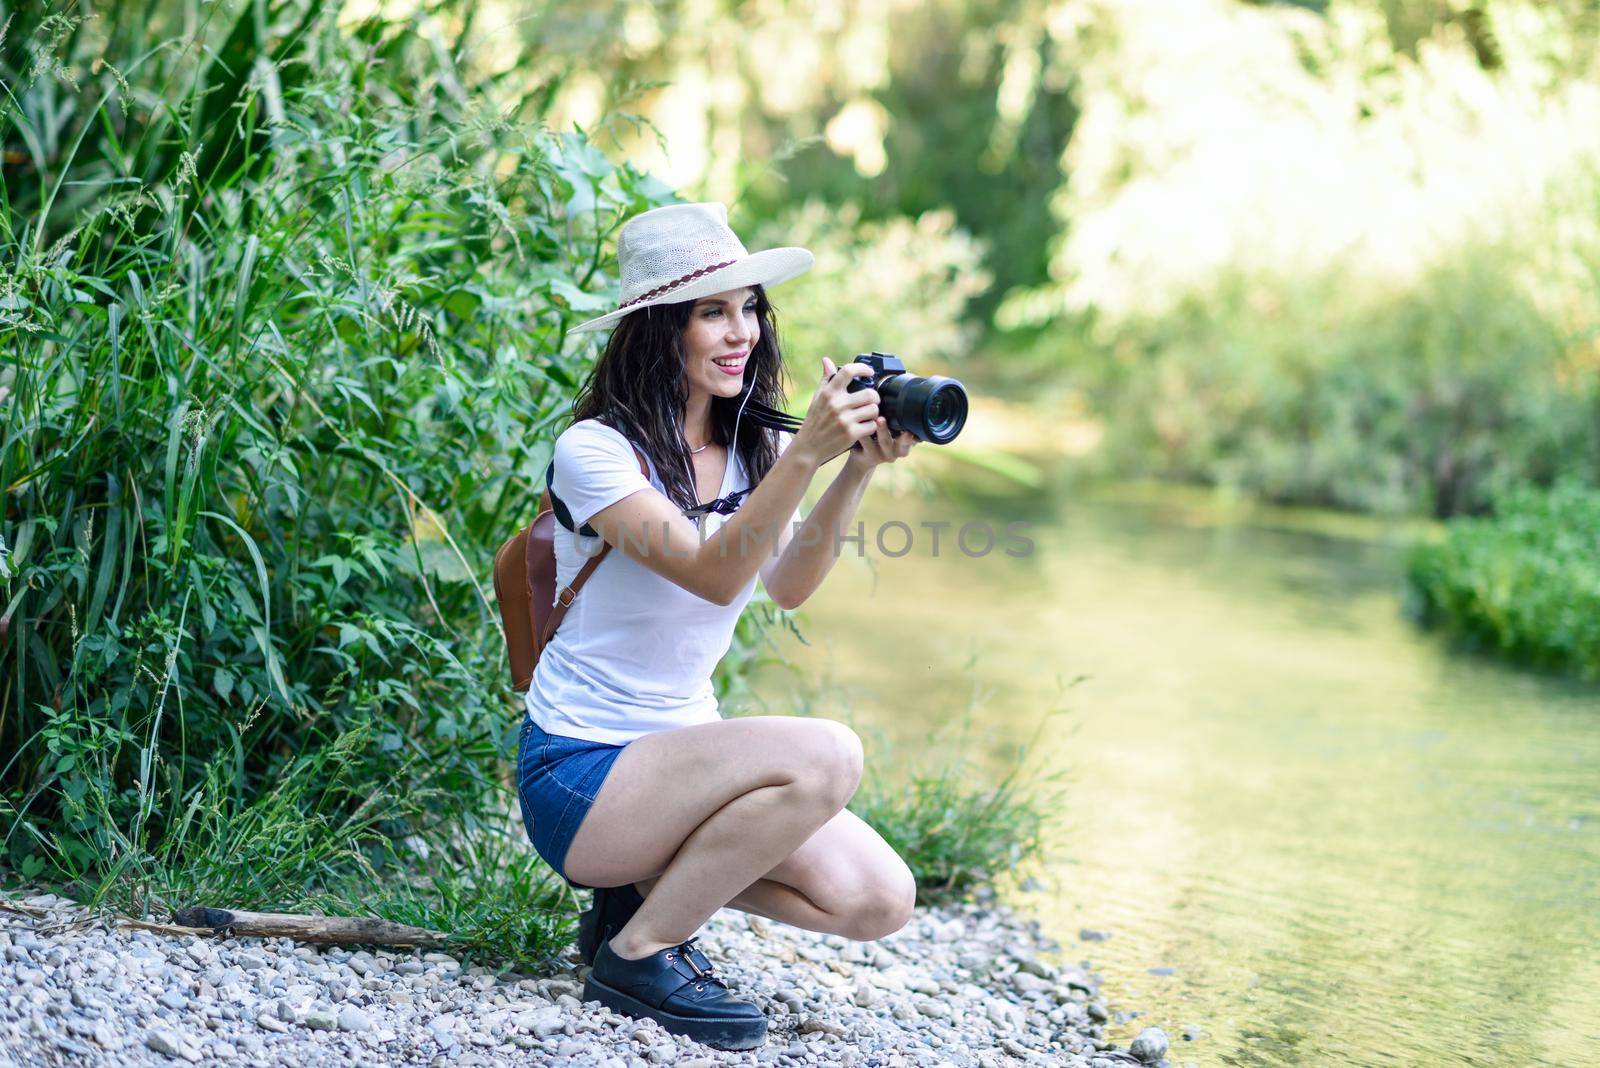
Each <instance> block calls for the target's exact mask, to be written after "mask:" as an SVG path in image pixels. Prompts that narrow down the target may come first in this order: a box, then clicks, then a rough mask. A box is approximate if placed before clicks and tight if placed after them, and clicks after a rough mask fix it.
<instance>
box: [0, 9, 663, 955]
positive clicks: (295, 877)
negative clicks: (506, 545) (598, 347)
mask: <svg viewBox="0 0 1600 1068" xmlns="http://www.w3.org/2000/svg"><path fill="white" fill-rule="evenodd" d="M436 6H437V5H436ZM194 10H195V9H193V8H192V6H191V5H187V4H177V3H160V2H155V3H149V4H145V5H142V6H141V5H131V4H123V5H114V6H113V5H108V6H106V7H105V8H104V9H101V10H96V9H95V8H94V7H93V6H92V5H84V4H79V5H70V6H63V7H61V8H60V11H59V13H58V14H54V15H51V16H50V17H48V18H43V19H41V18H40V17H39V12H38V11H37V10H35V9H34V8H31V7H30V8H27V9H25V10H24V11H21V12H19V13H17V14H16V15H14V16H13V17H12V18H11V21H10V23H9V26H8V28H7V30H6V34H5V40H4V43H3V51H0V82H3V90H4V92H3V99H0V145H3V149H4V168H5V179H6V180H5V187H4V188H5V194H4V195H5V200H4V203H3V205H0V260H3V261H4V264H5V266H4V268H0V272H3V273H0V344H3V346H4V356H3V357H0V359H3V362H0V395H3V396H4V397H5V402H4V405H3V407H0V487H3V488H4V504H3V508H4V511H3V515H0V542H3V544H4V546H5V549H4V553H3V556H0V617H3V621H0V753H4V754H5V763H4V765H3V776H0V797H3V800H4V804H5V806H6V816H7V818H6V819H5V821H4V824H3V827H4V831H5V838H4V843H3V846H4V852H3V854H0V859H3V860H5V861H8V862H9V863H10V864H11V865H12V866H13V867H15V868H16V869H17V870H19V871H21V872H23V873H24V874H26V875H29V876H35V875H37V876H39V877H41V878H48V879H52V880H58V881H62V882H65V883H68V884H71V885H72V886H73V887H74V888H75V889H77V890H79V891H80V892H84V893H91V894H99V895H107V894H109V895H113V896H114V897H116V898H117V899H118V900H121V901H123V902H124V903H132V904H133V905H134V906H136V907H153V904H154V903H157V902H159V903H161V904H164V905H169V906H170V905H172V904H180V903H184V901H183V900H180V899H188V898H190V897H192V896H193V895H196V894H202V893H203V894H207V895H217V896H218V897H220V898H224V899H226V901H227V902H228V903H229V904H232V905H236V906H240V907H250V906H257V907H260V906H267V905H288V904H293V903H294V902H295V901H296V900H304V899H305V897H306V895H314V894H316V893H318V892H323V891H326V892H329V893H335V892H339V891H341V890H342V889H344V888H347V887H348V886H349V885H350V884H349V882H348V880H349V879H351V878H354V877H356V876H358V875H360V876H362V877H366V875H368V874H370V873H371V872H372V871H376V870H379V869H383V870H386V871H392V870H395V869H404V868H405V867H406V866H407V865H408V864H412V863H414V862H415V861H416V852H417V850H419V849H425V848H428V847H429V845H430V844H431V848H432V852H433V855H435V856H438V855H444V854H447V853H448V850H449V849H451V848H456V846H455V845H454V844H453V842H454V839H455V837H456V836H457V835H458V834H460V835H463V836H465V838H466V839H467V840H470V841H479V840H481V839H482V836H483V834H484V833H486V831H485V829H486V828H491V827H498V826H500V825H501V824H502V823H503V822H504V821H503V809H504V805H505V800H506V796H507V795H506V790H505V787H504V784H503V783H502V781H501V779H502V776H503V774H504V768H505V767H506V766H507V765H508V763H509V761H510V759H511V753H510V748H511V746H512V744H513V741H514V737H515V724H516V713H515V711H514V710H513V709H512V707H510V704H509V703H508V697H509V694H508V689H507V687H506V686H505V682H506V677H505V670H504V666H503V661H504V653H503V648H502V645H501V640H500V637H499V633H498V629H497V625H496V624H497V620H496V616H495V610H494V607H493V605H492V603H491V601H490V599H489V596H488V594H487V591H486V589H485V586H484V579H485V577H486V576H487V573H488V570H489V564H490V555H491V553H492V550H493V548H494V546H495V545H496V544H497V543H498V541H499V540H500V539H501V538H503V537H504V536H505V535H506V534H507V533H508V532H509V531H511V530H513V529H515V527H516V526H517V525H518V524H519V523H521V522H525V521H526V520H527V519H528V518H531V512H532V509H533V507H534V505H535V503H536V501H537V497H538V494H537V486H538V483H539V481H540V475H541V473H542V470H543V464H544V462H545V460H546V459H547V458H548V456H549V451H550V447H551V442H552V440H553V436H554V433H553V432H554V429H555V424H556V423H557V421H558V420H559V419H560V418H561V417H562V416H563V415H564V414H565V412H564V409H565V407H566V401H567V397H568V396H569V390H570V387H571V386H572V385H573V384H574V383H575V381H576V380H577V379H578V378H579V376H580V375H581V374H582V371H583V367H584V363H585V360H586V359H588V358H590V357H592V351H590V350H588V349H577V350H574V349H570V348H568V347H566V343H565V340H564V337H565V327H566V325H567V324H568V323H569V322H570V321H572V320H573V317H574V316H576V317H579V318H582V317H586V315H587V314H590V313H592V310H593V308H594V306H595V298H593V297H591V296H586V295H585V294H588V293H592V292H594V291H596V290H599V289H601V288H603V286H604V284H605V283H606V281H607V277H606V275H605V274H604V271H605V270H607V269H608V267H609V264H608V261H607V258H606V252H605V249H606V242H605V238H606V237H607V235H608V234H609V233H610V231H611V230H612V229H613V228H614V227H615V225H616V224H617V223H618V221H619V220H620V219H621V218H623V217H626V216H627V215H631V214H633V213H634V212H637V211H640V210H644V209H646V208H649V207H653V206H655V205H657V204H659V203H662V202H665V200H666V199H667V198H668V195H669V194H668V191H667V190H666V189H665V188H664V187H662V186H661V185H660V184H659V183H658V182H655V181H654V180H652V179H650V178H648V177H647V176H645V175H642V174H640V173H638V172H637V171H635V170H633V169H631V168H629V167H626V166H623V167H614V166H612V165H611V164H610V163H608V162H607V161H606V159H605V158H604V156H602V155H601V153H600V152H599V151H597V150H596V149H595V148H594V147H593V146H592V145H591V144H590V143H589V142H588V141H587V140H586V139H585V138H584V137H583V136H580V135H571V134H568V135H562V136H555V135H553V134H552V133H550V132H549V131H548V130H547V129H546V128H544V127H543V126H542V125H541V124H540V123H539V121H538V118H539V114H540V109H541V107H542V106H543V101H544V98H545V95H546V89H547V88H548V87H543V86H534V87H532V88H530V89H528V90H527V92H526V95H524V96H520V97H506V96H505V95H504V94H503V93H501V92H500V91H499V87H498V86H497V85H496V84H494V83H492V82H486V81H483V80H482V79H480V78H477V77H475V76H474V75H473V74H472V72H471V71H470V70H467V69H465V68H461V67H457V66H456V65H455V61H454V60H453V59H452V56H453V55H455V54H456V53H455V52H453V50H452V49H451V48H450V47H448V46H447V42H438V41H434V40H432V39H431V35H432V34H434V33H435V32H436V31H435V30H434V29H432V26H433V25H434V23H432V22H429V23H427V24H423V23H418V22H414V21H411V20H407V19H400V20H386V19H383V18H377V17H374V18H370V19H368V20H366V21H363V22H360V23H356V24H351V25H345V26H340V25H339V24H338V23H337V22H336V19H335V13H334V12H333V10H331V8H330V6H329V5H324V4H322V3H320V2H318V0H278V2H273V3H265V2H219V3H215V4H207V5H202V6H201V7H200V8H199V9H198V11H199V22H198V24H195V25H190V24H189V23H188V22H187V21H186V20H187V19H189V18H190V17H191V16H192V15H193V14H194ZM434 14H435V15H439V14H443V15H447V16H448V15H449V14H450V12H449V11H448V5H446V10H442V11H436V12H434ZM467 21H470V16H468V18H467ZM530 852H531V851H530ZM385 865H387V868H385V867H384V866H385ZM521 870H522V871H523V875H524V876H526V875H527V870H526V869H521ZM526 882H527V879H526V878H524V883H526ZM485 896H487V895H485ZM468 897H470V895H468ZM350 900H353V901H357V902H360V901H362V900H364V898H363V896H362V895H360V894H358V895H356V896H355V897H353V898H351V899H350ZM482 904H483V902H482V901H480V902H479V903H478V904H473V903H472V902H471V901H470V900H467V899H466V898H461V899H459V900H458V902H457V904H456V906H453V907H455V908H457V910H458V911H460V912H462V913H463V914H465V913H473V914H474V915H479V914H481V910H482ZM439 907H444V906H442V905H441V906H439ZM475 910H476V911H475ZM483 922H484V923H485V924H488V925H490V926H492V924H493V922H498V921H492V920H489V919H485V920H484V921H483ZM536 941H537V939H536Z"/></svg>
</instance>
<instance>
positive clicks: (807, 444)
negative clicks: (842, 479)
mask: <svg viewBox="0 0 1600 1068" xmlns="http://www.w3.org/2000/svg"><path fill="white" fill-rule="evenodd" d="M873 373H874V372H873V370H872V368H871V367H868V366H867V365H866V364H864V363H847V364H845V365H844V366H843V367H838V368H836V367H834V365H833V361H832V360H830V359H828V358H827V357H826V356H824V357H823V358H822V388H821V389H818V390H817V391H816V392H815V393H813V394H812V395H811V407H809V408H807V409H806V417H805V419H804V420H802V421H801V423H800V429H799V430H797V431H795V435H794V441H792V442H790V444H789V447H790V448H791V449H792V448H794V447H795V446H796V445H799V446H801V447H802V448H804V449H805V450H807V451H808V452H810V453H811V455H813V456H815V457H816V460H817V463H818V465H819V466H820V465H821V464H823V463H826V462H827V461H829V460H831V459H833V458H834V457H835V456H838V455H839V454H840V453H842V452H844V451H845V450H846V449H850V448H853V447H854V446H855V443H856V442H858V441H860V440H861V439H862V438H866V437H871V436H872V434H873V433H874V432H875V431H876V430H877V429H878V391H877V390H875V389H872V388H871V387H868V388H867V389H861V390H857V391H856V392H854V393H851V392H849V388H850V383H851V381H852V380H853V379H855V378H856V377H857V376H858V375H867V376H870V375H872V374H873Z"/></svg>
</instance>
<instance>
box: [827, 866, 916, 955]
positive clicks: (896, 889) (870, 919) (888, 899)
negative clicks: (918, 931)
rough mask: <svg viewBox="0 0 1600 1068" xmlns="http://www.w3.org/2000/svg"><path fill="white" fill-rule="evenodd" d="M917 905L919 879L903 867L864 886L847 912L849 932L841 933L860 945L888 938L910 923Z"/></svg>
mask: <svg viewBox="0 0 1600 1068" xmlns="http://www.w3.org/2000/svg"><path fill="white" fill-rule="evenodd" d="M916 904H917V883H916V879H915V878H914V877H913V876H912V874H911V869H910V868H907V867H905V865H903V864H902V865H901V866H900V867H899V869H897V870H890V871H888V872H885V873H884V874H883V875H881V876H877V877H874V878H872V879H869V880H867V881H866V882H864V883H863V884H862V886H861V889H860V891H859V892H858V893H857V894H856V895H855V897H854V898H853V900H852V901H851V903H850V907H849V910H848V911H847V912H846V913H845V921H846V926H847V929H846V930H845V931H842V932H840V933H841V934H843V935H844V936H845V937H846V938H853V939H856V940H857V941H860V942H871V941H873V940H874V939H878V938H884V937H887V936H888V935H892V934H894V933H895V932H896V931H898V930H900V928H902V927H904V926H905V925H906V924H907V923H909V922H910V920H911V913H912V912H913V910H914V909H915V908H916Z"/></svg>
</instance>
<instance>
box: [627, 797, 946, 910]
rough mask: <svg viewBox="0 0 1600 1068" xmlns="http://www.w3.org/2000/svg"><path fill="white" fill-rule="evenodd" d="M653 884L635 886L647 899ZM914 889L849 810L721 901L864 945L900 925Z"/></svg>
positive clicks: (904, 870)
mask: <svg viewBox="0 0 1600 1068" xmlns="http://www.w3.org/2000/svg"><path fill="white" fill-rule="evenodd" d="M655 883H656V880H655V879H654V878H649V879H640V880H638V881H636V882H635V883H634V888H635V889H636V890H637V891H638V892H639V893H640V894H641V895H648V894H649V892H650V890H651V889H652V888H653V887H654V886H655ZM916 898H917V884H916V880H915V879H914V878H913V876H912V874H911V869H910V868H908V867H907V866H906V863H905V861H904V860H902V859H901V858H900V856H899V854H897V853H896V852H895V851H894V849H893V848H892V847H891V846H890V845H889V843H887V842H885V841H884V840H883V837H882V836H881V835H879V834H878V832H877V831H875V830H873V829H872V828H871V827H870V826H868V825H867V824H866V823H865V822H863V821H862V819H861V818H860V817H859V816H857V815H856V814H855V813H854V812H851V811H849V810H848V809H845V810H842V811H840V812H839V813H837V814H836V815H835V816H834V817H833V818H832V819H830V820H829V821H828V822H827V823H825V824H823V826H822V827H821V828H819V829H818V830H817V832H816V833H815V834H813V835H812V836H811V837H810V838H808V839H806V842H805V844H804V845H802V846H801V847H800V848H799V849H796V850H795V851H794V852H793V853H790V854H789V855H788V856H787V857H785V858H784V859H783V861H781V862H780V863H779V864H778V865H777V866H776V867H774V868H772V869H771V870H770V871H768V872H767V873H766V874H765V875H764V876H763V877H762V878H760V879H757V880H756V881H755V882H753V883H751V884H750V885H749V886H747V887H745V888H744V889H743V890H741V891H739V893H737V894H735V895H734V896H733V898H732V899H731V900H730V901H729V902H728V904H727V906H726V907H728V908H730V909H738V910H739V911H741V912H750V913H754V914H755V915H757V916H765V917H766V918H767V919H769V920H777V921H779V922H780V923H787V924H792V925H793V926H795V927H801V928H804V929H805V930H808V931H822V932H824V933H826V934H836V935H842V936H843V937H845V938H853V939H856V940H858V941H871V940H873V939H877V938H882V937H884V936H885V935H887V934H892V933H893V932H895V931H898V930H899V929H900V928H901V927H903V926H905V924H906V921H907V920H909V919H910V918H911V913H912V911H913V910H914V908H915V907H916Z"/></svg>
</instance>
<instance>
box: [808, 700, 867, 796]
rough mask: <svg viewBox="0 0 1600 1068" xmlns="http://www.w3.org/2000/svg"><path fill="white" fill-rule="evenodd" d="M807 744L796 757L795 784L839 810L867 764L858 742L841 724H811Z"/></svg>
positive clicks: (853, 734)
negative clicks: (797, 765)
mask: <svg viewBox="0 0 1600 1068" xmlns="http://www.w3.org/2000/svg"><path fill="white" fill-rule="evenodd" d="M811 723H812V728H813V729H812V730H811V731H810V733H809V734H808V735H807V744H806V745H805V746H804V747H803V749H802V751H801V752H800V753H799V754H797V760H798V763H799V767H798V768H797V775H796V780H797V782H799V783H801V784H802V785H804V786H805V787H806V788H807V789H808V791H809V792H811V793H812V794H813V795H814V796H816V797H818V798H819V799H820V800H823V801H825V802H826V803H827V804H829V805H830V806H831V807H832V808H833V809H834V810H835V811H837V810H838V809H841V808H843V807H844V806H845V804H846V803H848V802H849V800H850V798H851V797H852V796H853V795H854V794H855V792H856V787H857V786H859V785H860V784H861V772H862V769H863V766H864V764H865V761H866V756H865V753H864V751H863V749H862V746H861V738H860V736H859V735H857V734H856V732H855V731H853V730H851V729H850V728H849V727H847V726H846V725H845V724H843V723H839V722H837V721H836V720H831V719H819V720H813V721H811Z"/></svg>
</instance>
